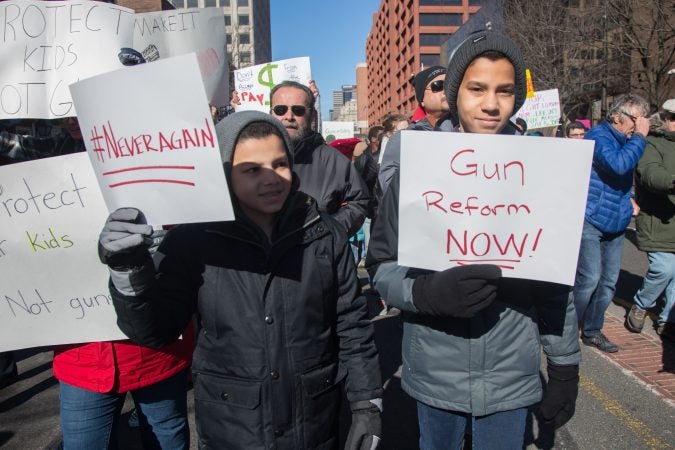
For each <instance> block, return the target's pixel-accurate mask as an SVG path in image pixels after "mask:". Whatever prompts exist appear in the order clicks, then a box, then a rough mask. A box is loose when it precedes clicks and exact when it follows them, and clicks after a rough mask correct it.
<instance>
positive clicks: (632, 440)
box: [0, 242, 675, 450]
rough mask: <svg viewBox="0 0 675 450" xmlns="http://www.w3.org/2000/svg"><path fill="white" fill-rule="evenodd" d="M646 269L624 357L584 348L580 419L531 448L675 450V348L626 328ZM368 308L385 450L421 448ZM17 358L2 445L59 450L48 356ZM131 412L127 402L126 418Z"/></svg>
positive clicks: (630, 271)
mask: <svg viewBox="0 0 675 450" xmlns="http://www.w3.org/2000/svg"><path fill="white" fill-rule="evenodd" d="M645 270H646V257H645V255H644V254H642V253H641V252H639V251H637V250H636V249H635V247H634V246H633V244H631V243H630V242H627V243H626V248H625V251H624V261H623V270H622V273H621V279H620V282H619V284H618V289H617V298H616V299H615V303H614V304H613V305H612V306H611V307H610V310H609V311H608V314H607V320H606V326H605V332H606V334H607V335H608V337H610V339H611V340H613V341H615V342H616V343H617V344H619V345H620V346H621V351H620V352H619V353H616V354H614V355H609V356H608V355H605V354H601V353H600V352H598V351H597V350H594V349H591V348H589V347H585V346H583V345H582V351H583V363H582V367H581V386H580V393H579V401H578V403H577V413H576V415H575V417H574V418H573V419H572V420H571V421H570V422H569V423H568V424H567V425H566V426H565V427H563V428H562V429H560V430H558V431H557V432H555V433H554V432H553V431H552V430H550V429H540V428H539V427H538V423H537V419H536V417H535V415H534V414H533V415H532V416H531V419H532V420H531V426H530V430H529V433H528V437H527V443H528V449H535V448H544V449H548V448H556V449H589V450H590V449H593V450H596V449H675V427H674V426H673V424H675V345H673V344H672V343H668V342H662V341H661V339H660V338H659V337H658V336H657V335H656V334H655V333H654V331H653V330H652V329H651V328H650V326H651V321H650V320H648V325H647V326H646V327H645V328H649V329H647V330H646V331H645V332H643V334H642V335H635V334H632V333H629V332H628V331H626V329H625V328H624V327H623V317H624V315H625V313H626V308H627V306H626V305H628V304H629V302H630V299H631V298H632V296H633V294H634V292H635V290H636V289H637V288H638V287H639V285H640V282H641V277H642V275H643V274H644V272H645ZM361 275H362V276H364V275H365V273H364V272H361ZM369 305H370V306H371V310H372V313H373V316H374V324H375V329H376V339H377V344H378V348H379V349H380V355H381V363H382V372H383V379H384V380H385V388H386V389H385V399H384V402H385V414H384V441H383V445H382V447H381V448H384V449H416V448H417V439H418V431H417V424H416V413H415V404H414V402H413V401H412V400H411V399H410V397H408V396H407V395H406V394H405V393H403V392H402V391H401V388H400V380H399V370H400V363H401V356H400V344H401V329H400V324H399V318H398V317H397V316H384V317H379V316H375V314H376V313H377V302H376V299H374V298H371V299H370V301H369ZM20 356H21V358H22V360H21V361H20V362H19V370H20V373H21V380H20V381H19V382H17V383H15V384H13V385H11V386H9V387H7V388H5V389H3V390H1V391H0V447H2V448H3V449H45V448H50V449H51V448H57V447H58V444H59V442H60V436H59V426H58V385H57V383H56V381H55V380H54V378H53V377H52V376H51V352H50V351H49V349H31V350H27V351H22V352H21V355H20ZM543 373H545V370H544V372H543ZM191 394H192V392H190V406H191V418H193V414H194V411H193V409H192V408H193V404H192V395H191ZM130 407H131V405H130V404H129V402H127V405H126V406H125V410H124V413H125V419H126V418H127V416H128V413H129V409H130ZM124 422H125V424H126V420H125V421H124ZM192 432H193V442H192V448H197V447H196V439H195V436H194V435H195V428H194V423H193V426H192ZM136 433H137V432H136V430H134V429H130V428H128V427H127V426H126V425H125V426H124V427H122V429H121V436H120V437H121V439H122V440H123V444H122V448H124V449H138V448H140V447H139V445H138V441H137V438H138V436H137V434H136Z"/></svg>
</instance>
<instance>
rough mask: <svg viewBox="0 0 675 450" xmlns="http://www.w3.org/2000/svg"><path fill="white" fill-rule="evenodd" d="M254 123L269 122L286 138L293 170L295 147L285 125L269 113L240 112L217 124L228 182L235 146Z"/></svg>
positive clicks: (285, 143)
mask: <svg viewBox="0 0 675 450" xmlns="http://www.w3.org/2000/svg"><path fill="white" fill-rule="evenodd" d="M253 122H268V123H270V124H272V125H274V127H275V128H277V129H278V130H279V132H280V133H281V135H282V136H283V138H284V146H285V147H286V153H287V154H288V162H289V163H290V165H291V169H293V152H292V151H291V150H292V149H293V145H292V144H291V138H290V136H289V135H288V131H286V128H285V127H284V125H283V124H282V123H281V122H280V121H279V120H278V119H277V118H275V117H273V116H271V115H269V114H267V113H263V112H260V111H240V112H237V113H234V114H230V115H229V116H227V117H225V118H224V119H223V120H221V121H220V122H218V123H217V124H216V136H218V146H219V147H220V159H221V161H222V162H223V166H224V168H225V175H226V176H227V179H228V181H229V179H230V171H231V169H232V166H231V163H232V155H233V153H234V146H235V144H236V143H237V139H238V138H239V135H240V134H241V132H242V130H243V129H244V128H246V126H247V125H249V124H251V123H253Z"/></svg>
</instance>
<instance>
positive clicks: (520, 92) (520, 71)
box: [445, 30, 527, 116]
mask: <svg viewBox="0 0 675 450" xmlns="http://www.w3.org/2000/svg"><path fill="white" fill-rule="evenodd" d="M488 51H495V52H499V53H502V54H503V55H504V56H506V58H507V59H508V60H509V61H511V64H513V68H514V69H515V72H516V92H515V96H516V99H515V104H514V106H513V112H512V113H511V115H513V114H515V113H516V112H517V111H518V110H519V109H520V107H521V106H523V103H525V96H526V94H527V87H526V82H525V61H524V60H523V55H522V53H521V51H520V48H518V46H517V45H516V44H515V43H514V42H513V41H512V40H511V39H509V38H508V37H506V36H504V35H502V34H499V33H495V32H494V31H487V30H483V31H477V32H475V33H472V34H470V35H469V36H468V37H467V38H466V39H465V40H464V41H462V43H461V44H459V45H458V46H457V47H456V48H455V50H453V52H452V53H451V54H450V61H449V63H448V71H447V73H446V75H445V97H446V98H447V100H448V105H449V106H450V114H452V115H453V116H454V115H456V114H457V91H459V85H460V84H462V79H463V78H464V72H466V69H467V68H468V67H469V65H470V64H471V62H472V61H473V60H474V59H476V57H477V56H479V55H480V54H481V53H485V52H488Z"/></svg>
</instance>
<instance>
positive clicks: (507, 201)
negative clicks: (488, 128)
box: [398, 131, 593, 285]
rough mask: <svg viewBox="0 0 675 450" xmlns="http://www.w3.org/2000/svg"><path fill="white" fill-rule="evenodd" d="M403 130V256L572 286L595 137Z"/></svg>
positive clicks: (427, 264)
mask: <svg viewBox="0 0 675 450" xmlns="http://www.w3.org/2000/svg"><path fill="white" fill-rule="evenodd" d="M571 141H572V139H557V138H543V137H526V136H500V135H486V134H468V133H439V132H426V131H402V132H401V166H400V167H401V173H400V176H401V193H400V198H399V248H398V259H399V264H401V265H403V266H408V267H418V268H423V269H431V270H444V269H448V268H450V267H454V266H461V265H467V264H480V263H483V264H496V265H498V266H500V267H501V268H502V274H503V276H505V277H512V278H527V279H532V280H541V281H550V282H555V283H561V284H567V285H572V284H574V275H575V272H576V265H577V258H578V253H579V243H580V241H581V230H582V226H583V220H584V210H585V205H586V194H587V191H588V180H589V176H590V170H591V161H592V158H593V142H592V141H582V140H576V142H571Z"/></svg>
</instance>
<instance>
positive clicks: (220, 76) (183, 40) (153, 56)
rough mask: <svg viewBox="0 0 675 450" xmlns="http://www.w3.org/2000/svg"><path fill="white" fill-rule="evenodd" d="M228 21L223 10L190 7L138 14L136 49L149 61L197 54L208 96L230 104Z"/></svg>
mask: <svg viewBox="0 0 675 450" xmlns="http://www.w3.org/2000/svg"><path fill="white" fill-rule="evenodd" d="M226 36H227V35H226V33H225V22H224V21H223V10H222V8H189V9H182V10H179V11H176V10H172V11H161V12H151V13H144V14H136V16H135V21H134V44H133V45H134V49H135V50H137V51H138V52H140V53H142V55H143V57H144V59H145V60H146V61H148V62H150V61H155V60H157V59H163V58H168V57H171V56H177V55H183V54H185V53H191V52H195V53H196V54H197V61H199V70H200V72H201V75H202V79H203V80H204V87H205V89H206V97H207V98H208V99H209V102H210V103H211V104H212V105H214V106H223V105H226V104H227V103H228V102H229V92H230V91H229V88H228V78H229V77H228V74H229V71H228V63H227V42H226Z"/></svg>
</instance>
